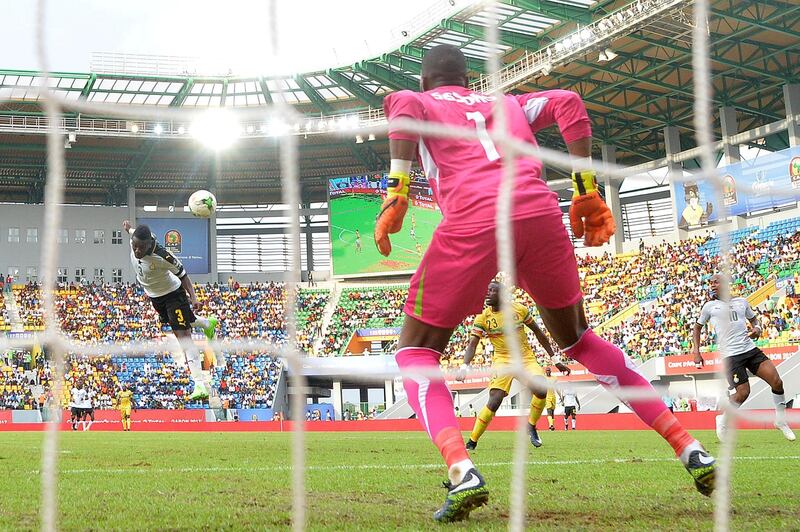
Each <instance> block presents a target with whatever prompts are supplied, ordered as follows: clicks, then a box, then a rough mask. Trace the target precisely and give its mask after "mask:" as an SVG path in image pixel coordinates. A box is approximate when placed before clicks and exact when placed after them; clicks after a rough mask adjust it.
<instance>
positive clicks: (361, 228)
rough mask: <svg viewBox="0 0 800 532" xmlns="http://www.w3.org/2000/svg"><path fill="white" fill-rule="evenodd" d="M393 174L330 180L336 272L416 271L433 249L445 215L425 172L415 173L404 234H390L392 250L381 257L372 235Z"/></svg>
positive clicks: (351, 274) (342, 274)
mask: <svg viewBox="0 0 800 532" xmlns="http://www.w3.org/2000/svg"><path fill="white" fill-rule="evenodd" d="M387 179H388V174H386V173H372V174H364V175H357V176H345V177H333V178H330V179H329V180H328V222H329V223H328V225H329V227H330V237H331V269H332V272H333V273H332V275H333V276H334V277H338V278H348V277H349V278H352V277H368V276H379V275H385V274H386V273H399V274H403V273H408V274H410V273H413V272H414V271H415V270H416V269H417V266H419V263H420V260H421V259H422V255H423V254H424V253H425V250H426V249H427V248H428V244H429V243H430V240H431V237H432V235H433V231H434V229H436V226H438V225H439V222H440V221H441V219H442V213H441V211H440V210H439V208H438V206H437V205H436V202H435V201H434V199H433V189H432V188H431V187H430V185H429V183H428V181H427V179H425V177H424V175H423V174H422V173H421V172H418V171H415V172H412V175H411V183H410V185H409V195H408V198H409V208H408V213H407V214H406V217H405V219H404V221H403V228H402V229H401V230H400V232H399V233H396V234H393V235H391V236H390V239H391V243H392V253H391V255H390V256H389V257H384V256H383V255H381V254H380V253H379V252H378V250H377V248H376V246H375V241H374V239H373V236H372V235H373V231H374V229H375V217H376V216H377V215H378V212H379V211H380V207H381V204H382V203H383V200H384V198H385V197H386V182H387Z"/></svg>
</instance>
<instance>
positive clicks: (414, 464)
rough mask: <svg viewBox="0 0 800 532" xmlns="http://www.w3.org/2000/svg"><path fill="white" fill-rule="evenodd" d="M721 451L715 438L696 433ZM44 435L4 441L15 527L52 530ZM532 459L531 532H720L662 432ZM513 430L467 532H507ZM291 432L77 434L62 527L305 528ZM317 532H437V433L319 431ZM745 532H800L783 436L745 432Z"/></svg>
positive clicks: (614, 435) (4, 490)
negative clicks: (44, 517)
mask: <svg viewBox="0 0 800 532" xmlns="http://www.w3.org/2000/svg"><path fill="white" fill-rule="evenodd" d="M696 435H697V436H699V437H700V438H701V439H702V440H703V441H705V442H709V443H708V445H709V449H710V450H711V451H716V450H717V447H718V445H717V444H716V443H710V442H714V441H715V438H714V436H713V434H712V433H711V432H699V433H697V434H696ZM42 437H43V435H42V434H41V433H12V432H3V433H0V472H2V475H0V529H2V530H37V529H38V528H39V517H38V504H39V497H40V481H39V478H40V477H39V474H38V471H37V470H38V469H39V466H40V460H41V444H42ZM542 437H543V439H544V446H543V447H541V448H540V449H533V448H531V449H530V453H529V463H528V465H527V466H526V471H527V486H526V490H527V493H528V495H527V503H528V506H527V526H528V528H529V529H552V530H555V529H561V530H564V529H567V530H581V529H602V530H628V529H639V530H711V528H712V526H713V503H712V501H711V500H710V499H707V498H705V497H703V496H701V495H700V494H698V493H696V492H695V491H694V488H693V487H692V483H691V481H690V477H689V475H688V474H687V473H686V472H685V471H684V470H683V468H682V467H681V466H680V464H679V463H678V462H677V461H676V460H674V459H673V457H672V453H671V450H670V449H669V447H668V446H667V445H666V444H665V443H664V442H663V441H662V440H661V439H660V438H659V437H658V436H657V435H656V434H654V433H651V432H633V431H631V432H592V431H586V432H581V431H576V432H568V433H565V432H560V431H559V432H555V433H550V432H544V433H543V434H542ZM512 440H513V434H512V433H508V432H491V429H490V431H489V432H487V433H486V435H485V436H484V438H483V439H481V441H480V445H479V447H478V450H477V451H476V452H475V453H474V454H473V459H474V460H475V462H476V464H477V465H478V467H479V468H480V469H481V471H482V472H483V474H484V476H485V477H486V480H487V482H488V483H489V486H490V489H491V498H490V501H489V505H488V506H486V507H484V508H481V509H480V510H477V511H476V512H474V513H473V514H472V517H471V519H470V520H469V521H468V522H466V523H465V524H463V525H459V529H463V530H476V531H477V530H505V529H506V527H507V523H508V516H509V502H508V501H509V482H510V478H511V471H512V466H511V464H510V462H511V458H512ZM290 445H291V435H290V434H289V433H137V432H130V433H122V432H113V433H112V432H86V433H84V432H77V433H63V434H61V443H60V454H59V462H60V464H59V468H60V473H59V486H58V488H59V489H58V494H59V501H60V502H59V504H60V512H59V522H60V528H61V529H62V530H84V529H92V530H218V529H227V530H252V529H259V530H265V529H268V530H276V529H285V528H286V527H288V526H289V525H290V523H291V469H290V464H291V460H290ZM307 448H308V451H307V455H306V456H307V465H308V466H309V467H308V470H307V474H306V479H307V491H308V526H309V529H310V530H389V529H392V530H394V529H402V530H431V529H437V528H438V526H434V525H435V523H433V522H432V520H431V515H432V513H433V511H434V510H435V509H436V508H437V507H438V505H440V504H441V503H442V501H443V499H444V495H445V490H444V489H442V488H441V487H440V486H441V481H442V480H444V478H445V469H444V467H443V465H441V457H440V456H439V454H438V452H437V451H436V450H435V448H434V447H433V446H432V445H431V444H430V442H429V441H428V440H427V438H426V436H425V435H424V434H423V433H422V432H405V433H385V432H384V433H369V432H366V433H364V432H362V433H319V432H316V433H308V435H307ZM736 455H737V459H736V461H735V468H734V482H733V492H732V493H733V514H732V516H731V525H732V530H797V529H798V527H800V489H798V478H800V447H798V446H797V445H796V444H792V443H790V442H787V441H785V440H784V439H783V438H782V437H781V436H780V434H778V432H777V431H745V432H743V433H742V434H740V437H739V442H738V446H737V453H736Z"/></svg>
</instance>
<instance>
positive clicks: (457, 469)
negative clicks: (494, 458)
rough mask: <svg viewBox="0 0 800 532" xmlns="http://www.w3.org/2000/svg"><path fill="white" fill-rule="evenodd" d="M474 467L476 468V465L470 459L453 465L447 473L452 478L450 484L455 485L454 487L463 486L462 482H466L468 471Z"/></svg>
mask: <svg viewBox="0 0 800 532" xmlns="http://www.w3.org/2000/svg"><path fill="white" fill-rule="evenodd" d="M473 467H475V464H473V463H472V460H470V459H469V458H467V459H466V460H461V461H460V462H456V463H455V464H453V465H451V466H450V469H449V470H448V471H447V476H448V477H450V483H451V484H453V486H456V485H458V484H461V481H462V480H464V476H465V475H466V474H467V471H469V470H470V469H472V468H473Z"/></svg>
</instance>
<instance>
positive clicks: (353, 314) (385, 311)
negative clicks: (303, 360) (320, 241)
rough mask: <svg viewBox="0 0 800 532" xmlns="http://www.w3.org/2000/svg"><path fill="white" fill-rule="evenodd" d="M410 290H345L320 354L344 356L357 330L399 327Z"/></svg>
mask: <svg viewBox="0 0 800 532" xmlns="http://www.w3.org/2000/svg"><path fill="white" fill-rule="evenodd" d="M407 293H408V286H402V287H401V286H390V287H386V286H365V287H359V288H347V289H345V290H342V293H341V295H340V296H339V301H338V303H337V306H336V310H335V312H334V314H333V319H332V320H331V323H330V324H329V326H328V330H327V332H326V336H325V339H324V340H323V344H322V352H321V353H320V355H322V356H331V355H341V354H342V349H343V348H344V347H345V346H346V343H347V341H348V340H349V339H350V335H351V334H352V332H353V331H354V330H356V329H360V328H367V327H400V326H401V325H402V324H403V304H404V303H405V301H406V294H407Z"/></svg>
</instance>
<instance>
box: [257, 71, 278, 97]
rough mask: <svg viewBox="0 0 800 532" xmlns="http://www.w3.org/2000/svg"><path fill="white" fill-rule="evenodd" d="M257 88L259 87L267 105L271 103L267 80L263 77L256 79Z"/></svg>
mask: <svg viewBox="0 0 800 532" xmlns="http://www.w3.org/2000/svg"><path fill="white" fill-rule="evenodd" d="M258 86H259V87H261V93H262V94H263V95H264V99H265V100H267V103H273V101H274V100H273V99H272V93H271V92H270V90H269V86H268V85H267V80H266V78H264V77H263V76H262V77H260V78H258Z"/></svg>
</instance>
